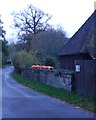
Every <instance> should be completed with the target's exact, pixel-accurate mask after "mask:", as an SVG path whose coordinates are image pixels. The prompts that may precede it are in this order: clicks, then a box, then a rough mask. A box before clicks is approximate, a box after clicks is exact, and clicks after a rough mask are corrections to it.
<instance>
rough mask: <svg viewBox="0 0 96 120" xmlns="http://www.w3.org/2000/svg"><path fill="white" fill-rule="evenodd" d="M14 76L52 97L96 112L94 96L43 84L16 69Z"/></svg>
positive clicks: (25, 84)
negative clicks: (17, 71) (18, 72)
mask: <svg viewBox="0 0 96 120" xmlns="http://www.w3.org/2000/svg"><path fill="white" fill-rule="evenodd" d="M12 76H13V78H14V79H15V80H16V81H17V82H19V83H21V84H23V85H24V86H27V87H29V88H31V89H33V90H36V91H38V92H41V93H44V94H46V95H49V96H51V97H54V98H57V99H60V100H62V101H66V102H68V103H71V104H74V105H76V106H78V107H81V108H83V109H86V110H88V111H90V112H96V106H95V107H94V99H93V98H89V97H85V96H82V95H78V94H76V93H74V92H69V91H66V90H64V89H63V88H55V87H52V86H49V85H46V84H43V83H41V82H36V81H32V80H30V79H28V78H26V77H24V76H22V75H20V74H17V73H16V72H15V71H14V72H13V73H12Z"/></svg>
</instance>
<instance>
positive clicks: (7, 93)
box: [2, 67, 94, 118]
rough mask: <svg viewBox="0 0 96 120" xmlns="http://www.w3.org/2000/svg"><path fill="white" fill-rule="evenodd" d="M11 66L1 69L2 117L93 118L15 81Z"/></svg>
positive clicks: (86, 112)
mask: <svg viewBox="0 0 96 120" xmlns="http://www.w3.org/2000/svg"><path fill="white" fill-rule="evenodd" d="M13 70H14V68H13V67H6V68H3V70H2V93H3V94H2V117H3V118H93V117H94V115H93V114H92V113H89V112H88V111H85V110H82V109H80V108H76V107H75V106H73V105H70V104H68V103H66V102H61V101H60V100H56V99H54V98H51V97H49V96H46V95H44V94H41V93H38V92H36V91H34V90H31V89H29V88H27V87H24V86H23V85H21V84H19V83H17V82H16V81H15V80H14V79H13V78H12V77H11V73H12V71H13Z"/></svg>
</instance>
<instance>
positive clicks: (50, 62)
mask: <svg viewBox="0 0 96 120" xmlns="http://www.w3.org/2000/svg"><path fill="white" fill-rule="evenodd" d="M44 65H46V66H53V67H56V58H55V57H51V56H47V57H46V58H45V62H44Z"/></svg>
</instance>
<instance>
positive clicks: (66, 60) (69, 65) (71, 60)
mask: <svg viewBox="0 0 96 120" xmlns="http://www.w3.org/2000/svg"><path fill="white" fill-rule="evenodd" d="M90 59H92V58H91V57H90V55H89V54H80V55H79V54H78V55H62V56H60V57H59V60H60V68H62V69H69V70H75V60H90Z"/></svg>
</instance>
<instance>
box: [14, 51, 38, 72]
mask: <svg viewBox="0 0 96 120" xmlns="http://www.w3.org/2000/svg"><path fill="white" fill-rule="evenodd" d="M33 64H38V60H37V58H36V56H35V55H34V54H31V53H28V52H26V51H21V52H18V53H16V54H15V55H14V57H13V65H14V68H15V70H16V72H18V73H21V69H22V68H24V67H30V66H31V65H33Z"/></svg>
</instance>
